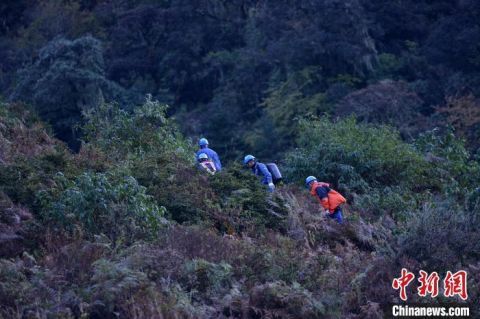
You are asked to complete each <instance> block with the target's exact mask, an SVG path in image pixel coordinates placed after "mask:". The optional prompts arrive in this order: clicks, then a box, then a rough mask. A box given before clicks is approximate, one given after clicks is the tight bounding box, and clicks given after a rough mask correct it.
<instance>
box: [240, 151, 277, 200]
mask: <svg viewBox="0 0 480 319" xmlns="http://www.w3.org/2000/svg"><path fill="white" fill-rule="evenodd" d="M243 164H245V165H246V166H247V167H248V168H250V169H251V170H252V172H253V173H254V174H255V175H257V176H261V177H262V184H264V185H268V189H269V190H270V192H273V191H275V182H279V181H280V180H281V179H282V176H281V175H280V171H279V170H278V168H277V167H276V165H275V164H273V163H272V164H267V165H265V164H263V163H260V162H258V161H257V159H256V158H255V157H254V156H253V155H247V156H245V158H244V159H243ZM268 165H273V166H275V167H274V169H273V166H272V168H270V169H269V167H268ZM270 170H272V171H273V173H274V174H272V172H271V171H270Z"/></svg>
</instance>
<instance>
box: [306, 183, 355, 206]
mask: <svg viewBox="0 0 480 319" xmlns="http://www.w3.org/2000/svg"><path fill="white" fill-rule="evenodd" d="M319 187H324V188H325V195H326V196H324V197H322V198H320V196H319V194H318V193H317V189H318V188H319ZM310 194H311V195H312V196H314V197H316V198H317V199H318V201H319V202H320V205H322V207H323V208H325V209H328V211H330V213H332V214H333V212H335V209H337V207H338V206H340V205H341V204H344V203H346V202H347V200H346V199H345V197H343V196H342V194H340V193H339V192H337V191H335V190H333V189H331V188H330V184H328V183H323V182H313V184H312V187H311V188H310Z"/></svg>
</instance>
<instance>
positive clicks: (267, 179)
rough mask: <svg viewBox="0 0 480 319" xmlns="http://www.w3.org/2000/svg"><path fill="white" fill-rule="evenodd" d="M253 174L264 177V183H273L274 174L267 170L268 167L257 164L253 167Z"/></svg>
mask: <svg viewBox="0 0 480 319" xmlns="http://www.w3.org/2000/svg"><path fill="white" fill-rule="evenodd" d="M252 172H253V173H254V174H255V175H257V176H263V178H262V183H263V184H265V185H268V184H270V183H273V182H272V174H271V173H270V171H269V170H268V168H267V165H265V164H263V163H259V162H257V163H255V166H253V167H252Z"/></svg>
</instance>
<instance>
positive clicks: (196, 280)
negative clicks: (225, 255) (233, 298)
mask: <svg viewBox="0 0 480 319" xmlns="http://www.w3.org/2000/svg"><path fill="white" fill-rule="evenodd" d="M231 277H232V266H231V265H229V264H228V263H225V262H220V263H218V264H215V263H211V262H208V261H206V260H204V259H193V260H191V261H189V262H187V263H186V264H185V265H184V270H183V275H182V278H181V279H180V280H181V281H182V282H183V283H184V286H185V287H186V290H187V291H191V292H194V293H200V294H206V295H210V296H213V295H217V294H219V293H221V292H222V291H224V292H227V291H228V290H229V289H230V286H231V284H232V283H231V281H232V278H231Z"/></svg>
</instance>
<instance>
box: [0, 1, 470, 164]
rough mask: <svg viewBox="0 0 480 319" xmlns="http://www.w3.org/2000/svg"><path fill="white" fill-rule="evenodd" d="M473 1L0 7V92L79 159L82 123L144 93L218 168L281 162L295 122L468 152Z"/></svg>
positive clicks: (130, 103) (81, 3) (4, 3)
mask: <svg viewBox="0 0 480 319" xmlns="http://www.w3.org/2000/svg"><path fill="white" fill-rule="evenodd" d="M479 14H480V4H479V3H478V1H473V0H472V1H469V0H462V1H451V0H448V1H441V0H440V1H424V0H421V1H409V0H405V1H381V0H376V1H362V0H351V1H350V0H348V1H334V0H332V1H213V0H212V1H210V0H209V1H203V0H202V1H126V0H124V1H122V0H119V1H94V0H88V1H87V0H85V1H80V0H79V1H60V0H52V1H33V0H18V1H17V0H15V1H8V0H7V1H2V3H1V4H0V16H1V23H0V48H1V50H0V54H1V56H0V91H1V92H2V95H3V96H4V98H5V99H7V100H11V101H19V100H20V101H24V102H27V103H29V104H32V105H34V106H35V108H36V109H37V110H38V113H39V114H40V115H41V117H42V118H43V119H44V120H46V121H47V122H49V123H50V124H51V125H52V126H53V128H54V131H55V133H56V136H58V137H59V138H60V139H62V140H64V141H67V142H68V143H69V145H71V146H72V147H73V148H74V149H78V146H79V145H78V138H79V133H78V132H77V131H76V130H75V125H76V124H78V123H79V122H81V121H82V119H81V112H82V111H83V110H85V109H90V108H96V107H98V106H99V105H100V104H101V103H102V102H103V101H107V102H108V101H116V102H117V103H119V104H120V105H121V106H122V107H124V108H127V109H131V108H133V106H134V105H136V104H138V103H139V102H141V101H142V100H143V98H144V96H145V94H147V93H149V94H152V95H153V98H154V99H158V100H159V101H160V102H163V103H167V104H169V105H170V109H169V113H170V114H174V115H175V116H176V118H177V119H178V122H179V123H180V125H181V128H182V131H183V132H184V133H186V134H187V135H188V136H191V137H195V138H196V137H198V136H201V135H202V136H203V135H204V136H207V137H210V139H211V140H212V142H213V143H214V145H215V148H216V149H217V150H218V152H219V153H220V154H222V155H223V156H224V157H225V158H228V159H234V158H235V159H237V158H239V156H240V155H243V154H244V153H245V152H246V151H247V150H248V152H252V153H254V154H257V156H259V157H263V158H268V159H280V157H281V156H282V152H284V151H285V150H286V149H288V148H290V147H292V146H293V145H294V140H295V137H296V136H297V134H298V125H297V123H298V122H297V120H298V119H299V118H301V117H310V116H324V115H328V116H330V117H332V118H335V117H338V116H340V117H343V116H348V115H350V114H355V115H356V117H357V119H358V120H359V121H362V122H371V123H385V124H390V125H393V126H395V127H397V128H398V129H399V130H400V132H401V134H402V136H403V137H404V138H406V139H408V138H411V137H414V136H416V135H417V134H418V132H421V131H424V130H426V129H431V128H433V127H435V126H445V125H452V126H453V127H454V128H455V129H456V131H457V133H458V135H459V136H461V137H464V138H466V139H467V141H468V146H469V148H471V149H473V150H475V149H476V148H478V146H479V142H478V141H479V140H480V138H479V136H478V125H479V122H480V111H479V102H478V96H479V94H480V92H479V90H480V76H479V68H480V24H479V23H480V22H479V21H480V19H479V16H480V15H479Z"/></svg>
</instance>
